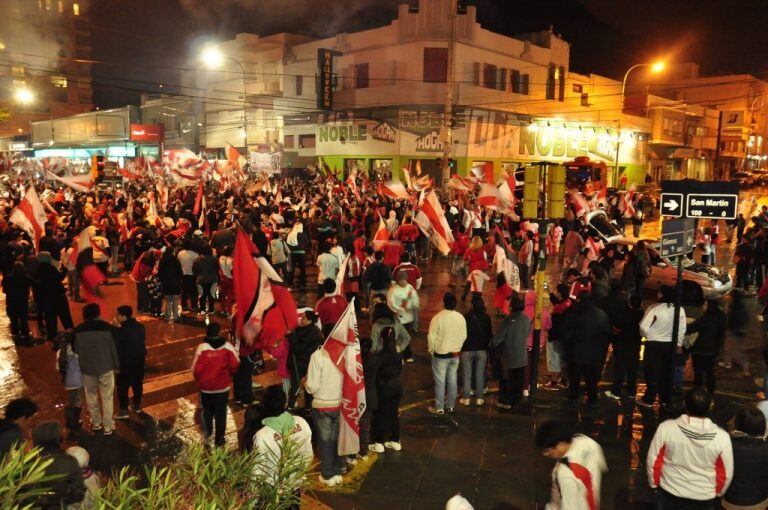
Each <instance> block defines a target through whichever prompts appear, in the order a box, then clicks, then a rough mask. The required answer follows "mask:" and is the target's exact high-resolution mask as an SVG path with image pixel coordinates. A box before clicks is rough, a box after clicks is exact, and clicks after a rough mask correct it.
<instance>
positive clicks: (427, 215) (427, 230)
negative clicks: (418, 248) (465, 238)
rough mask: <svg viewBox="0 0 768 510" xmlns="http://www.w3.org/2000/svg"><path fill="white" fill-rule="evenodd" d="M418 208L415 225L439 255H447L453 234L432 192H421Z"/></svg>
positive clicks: (452, 240) (452, 241)
mask: <svg viewBox="0 0 768 510" xmlns="http://www.w3.org/2000/svg"><path fill="white" fill-rule="evenodd" d="M419 207H420V209H419V212H418V213H417V214H416V217H415V218H414V219H415V221H416V224H417V225H418V226H419V228H420V229H421V231H422V232H424V235H425V236H427V237H428V238H429V240H430V241H431V242H432V243H433V244H434V245H435V247H437V249H438V250H439V251H440V253H442V254H443V255H447V254H448V253H449V252H450V251H451V246H452V245H453V243H454V239H453V233H452V232H451V228H450V227H449V226H448V220H446V219H445V212H443V208H442V206H441V205H440V201H439V200H438V198H437V195H436V194H435V192H434V190H432V191H430V192H429V193H426V194H425V193H423V192H422V194H421V200H420V201H419Z"/></svg>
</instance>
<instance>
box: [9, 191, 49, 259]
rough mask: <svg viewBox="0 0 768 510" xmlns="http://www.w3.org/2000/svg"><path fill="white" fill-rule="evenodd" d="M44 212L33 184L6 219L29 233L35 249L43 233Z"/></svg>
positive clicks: (38, 246) (38, 245)
mask: <svg viewBox="0 0 768 510" xmlns="http://www.w3.org/2000/svg"><path fill="white" fill-rule="evenodd" d="M45 220H46V214H45V209H44V208H43V204H42V203H41V202H40V198H39V197H38V196H37V191H35V187H34V186H30V187H29V190H27V193H26V195H24V198H23V199H21V202H19V205H17V206H16V208H15V209H14V210H13V212H11V215H10V217H9V218H8V221H10V222H11V223H13V224H14V225H16V226H17V227H19V228H20V229H22V230H23V231H24V232H26V233H27V234H29V238H30V239H31V240H32V242H34V243H35V250H37V249H38V248H40V238H41V237H43V234H44V233H45Z"/></svg>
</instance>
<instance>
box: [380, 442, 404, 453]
mask: <svg viewBox="0 0 768 510" xmlns="http://www.w3.org/2000/svg"><path fill="white" fill-rule="evenodd" d="M384 447H385V448H388V449H390V450H394V451H396V452H399V451H400V450H402V449H403V447H402V446H401V445H400V443H399V442H398V441H387V442H386V443H384Z"/></svg>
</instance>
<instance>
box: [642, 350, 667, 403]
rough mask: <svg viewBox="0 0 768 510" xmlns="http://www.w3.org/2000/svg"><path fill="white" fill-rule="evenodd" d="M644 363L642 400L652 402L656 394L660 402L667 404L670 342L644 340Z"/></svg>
mask: <svg viewBox="0 0 768 510" xmlns="http://www.w3.org/2000/svg"><path fill="white" fill-rule="evenodd" d="M644 365H645V366H644V369H645V370H644V371H645V384H646V389H645V395H643V397H642V398H643V401H645V402H647V403H649V404H652V403H653V402H654V401H655V400H656V395H658V396H659V400H661V402H662V404H668V403H669V398H670V393H671V392H672V343H671V342H646V344H645V356H644Z"/></svg>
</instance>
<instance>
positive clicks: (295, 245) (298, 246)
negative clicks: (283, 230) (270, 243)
mask: <svg viewBox="0 0 768 510" xmlns="http://www.w3.org/2000/svg"><path fill="white" fill-rule="evenodd" d="M285 242H286V243H287V244H288V249H289V250H290V253H291V263H290V265H289V267H290V269H289V271H288V278H287V283H288V286H289V287H292V286H293V276H294V271H295V270H296V269H298V270H299V287H301V288H302V289H303V288H304V287H306V286H307V251H308V250H310V249H311V248H312V243H311V242H310V240H309V236H307V234H306V233H304V224H303V223H301V222H300V221H297V222H296V223H295V224H294V225H293V228H292V229H291V231H290V232H288V236H287V237H286V238H285Z"/></svg>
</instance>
